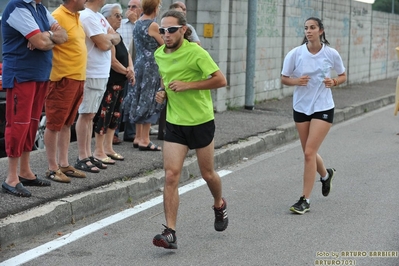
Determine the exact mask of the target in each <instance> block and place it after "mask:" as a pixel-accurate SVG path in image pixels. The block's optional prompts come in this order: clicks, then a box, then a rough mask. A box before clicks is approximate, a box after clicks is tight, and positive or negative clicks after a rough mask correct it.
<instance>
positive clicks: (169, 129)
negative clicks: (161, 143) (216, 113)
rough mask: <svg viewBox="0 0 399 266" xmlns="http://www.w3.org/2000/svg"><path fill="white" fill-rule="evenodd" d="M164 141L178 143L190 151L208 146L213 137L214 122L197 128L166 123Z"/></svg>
mask: <svg viewBox="0 0 399 266" xmlns="http://www.w3.org/2000/svg"><path fill="white" fill-rule="evenodd" d="M165 129H166V130H165V141H169V142H174V143H179V144H182V145H185V146H187V147H188V148H189V149H190V150H192V149H199V148H204V147H206V146H208V145H209V144H210V143H211V142H212V141H213V138H214V137H215V121H214V120H211V121H209V122H206V123H204V124H201V125H197V126H178V125H174V124H171V123H168V122H166V128H165Z"/></svg>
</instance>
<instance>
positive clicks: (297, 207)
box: [290, 196, 310, 214]
mask: <svg viewBox="0 0 399 266" xmlns="http://www.w3.org/2000/svg"><path fill="white" fill-rule="evenodd" d="M309 209H310V203H308V202H307V201H306V199H305V196H302V197H300V198H299V200H298V202H297V203H295V204H294V205H292V206H291V208H290V211H292V212H295V213H299V214H304V213H305V212H307V211H309Z"/></svg>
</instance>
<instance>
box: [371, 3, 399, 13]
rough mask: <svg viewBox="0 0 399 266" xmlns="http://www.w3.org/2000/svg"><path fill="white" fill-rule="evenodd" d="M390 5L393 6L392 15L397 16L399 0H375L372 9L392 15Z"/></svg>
mask: <svg viewBox="0 0 399 266" xmlns="http://www.w3.org/2000/svg"><path fill="white" fill-rule="evenodd" d="M392 5H393V6H394V13H395V14H399V0H375V2H374V4H373V5H372V9H373V10H375V11H381V12H387V13H392Z"/></svg>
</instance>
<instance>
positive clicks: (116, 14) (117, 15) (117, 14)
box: [114, 13, 123, 19]
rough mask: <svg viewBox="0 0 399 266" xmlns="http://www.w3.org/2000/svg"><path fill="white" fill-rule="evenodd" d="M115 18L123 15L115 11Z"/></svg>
mask: <svg viewBox="0 0 399 266" xmlns="http://www.w3.org/2000/svg"><path fill="white" fill-rule="evenodd" d="M114 16H115V17H116V18H118V19H119V18H123V15H122V14H119V13H115V15H114Z"/></svg>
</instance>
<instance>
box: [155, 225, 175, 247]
mask: <svg viewBox="0 0 399 266" xmlns="http://www.w3.org/2000/svg"><path fill="white" fill-rule="evenodd" d="M163 226H165V230H163V232H162V234H158V235H156V236H155V237H154V239H153V240H152V243H153V244H154V245H155V246H157V247H161V248H167V249H177V238H176V231H175V230H173V229H171V228H169V227H167V226H166V225H164V224H163Z"/></svg>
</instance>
